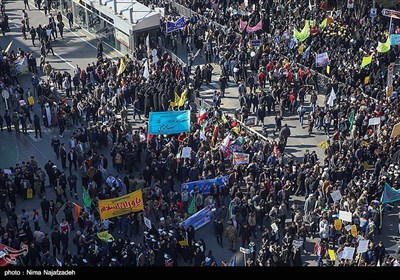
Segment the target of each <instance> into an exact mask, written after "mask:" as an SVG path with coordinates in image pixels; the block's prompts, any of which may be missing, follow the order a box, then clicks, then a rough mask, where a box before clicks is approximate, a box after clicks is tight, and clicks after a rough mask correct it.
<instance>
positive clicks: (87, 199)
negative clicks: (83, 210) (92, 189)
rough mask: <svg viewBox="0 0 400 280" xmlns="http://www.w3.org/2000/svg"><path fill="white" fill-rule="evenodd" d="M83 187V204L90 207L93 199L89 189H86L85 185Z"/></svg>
mask: <svg viewBox="0 0 400 280" xmlns="http://www.w3.org/2000/svg"><path fill="white" fill-rule="evenodd" d="M82 189H83V205H85V206H86V207H90V206H91V205H92V199H91V198H90V196H89V193H88V191H87V189H85V188H84V187H82Z"/></svg>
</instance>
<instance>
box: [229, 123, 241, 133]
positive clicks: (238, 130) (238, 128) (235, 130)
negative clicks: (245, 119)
mask: <svg viewBox="0 0 400 280" xmlns="http://www.w3.org/2000/svg"><path fill="white" fill-rule="evenodd" d="M231 130H232V131H233V132H235V133H236V135H239V134H240V124H238V125H237V126H235V127H233V128H232V129H231Z"/></svg>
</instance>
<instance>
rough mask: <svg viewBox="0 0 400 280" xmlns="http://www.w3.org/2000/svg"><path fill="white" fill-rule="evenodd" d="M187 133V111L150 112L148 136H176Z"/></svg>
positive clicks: (188, 129) (188, 118) (188, 115)
mask: <svg viewBox="0 0 400 280" xmlns="http://www.w3.org/2000/svg"><path fill="white" fill-rule="evenodd" d="M189 131H190V111H189V110H185V111H166V112H150V116H149V134H177V133H181V132H189Z"/></svg>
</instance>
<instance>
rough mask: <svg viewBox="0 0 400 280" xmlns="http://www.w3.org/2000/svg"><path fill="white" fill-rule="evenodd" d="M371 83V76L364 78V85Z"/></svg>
mask: <svg viewBox="0 0 400 280" xmlns="http://www.w3.org/2000/svg"><path fill="white" fill-rule="evenodd" d="M366 84H369V76H367V77H365V78H364V85H366Z"/></svg>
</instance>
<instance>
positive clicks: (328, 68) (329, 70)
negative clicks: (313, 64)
mask: <svg viewBox="0 0 400 280" xmlns="http://www.w3.org/2000/svg"><path fill="white" fill-rule="evenodd" d="M326 73H327V74H328V75H329V73H331V67H330V66H329V65H327V66H326Z"/></svg>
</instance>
